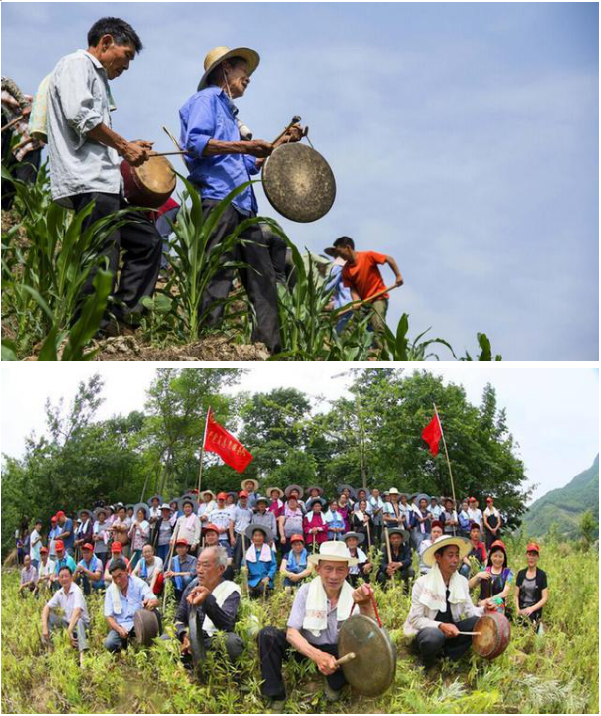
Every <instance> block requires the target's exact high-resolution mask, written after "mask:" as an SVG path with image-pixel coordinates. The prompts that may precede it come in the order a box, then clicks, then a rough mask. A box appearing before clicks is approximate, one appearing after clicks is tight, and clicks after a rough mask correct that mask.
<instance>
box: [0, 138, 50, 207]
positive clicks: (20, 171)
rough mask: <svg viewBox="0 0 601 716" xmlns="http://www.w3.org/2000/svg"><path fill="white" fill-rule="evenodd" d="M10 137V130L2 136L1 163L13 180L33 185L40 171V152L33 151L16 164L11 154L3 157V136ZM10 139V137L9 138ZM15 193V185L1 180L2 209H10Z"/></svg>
mask: <svg viewBox="0 0 601 716" xmlns="http://www.w3.org/2000/svg"><path fill="white" fill-rule="evenodd" d="M5 134H8V135H11V134H12V132H11V131H10V129H9V130H8V131H7V132H4V133H3V134H2V161H3V162H4V166H5V167H6V168H7V169H8V170H9V171H10V172H11V173H12V175H13V176H14V178H15V179H18V180H19V181H22V182H25V183H26V184H35V180H36V179H37V176H38V171H39V169H40V161H41V158H42V150H41V149H34V150H33V151H31V152H27V154H26V155H25V156H24V157H23V159H22V160H21V161H20V162H17V160H16V159H15V157H14V155H13V154H9V153H8V152H6V157H5V141H4V135H5ZM9 139H10V137H9ZM16 193H17V191H16V189H15V185H14V184H13V183H12V182H11V181H9V180H5V179H3V180H2V208H3V209H4V211H9V210H10V209H11V208H12V205H13V201H14V199H15V195H16Z"/></svg>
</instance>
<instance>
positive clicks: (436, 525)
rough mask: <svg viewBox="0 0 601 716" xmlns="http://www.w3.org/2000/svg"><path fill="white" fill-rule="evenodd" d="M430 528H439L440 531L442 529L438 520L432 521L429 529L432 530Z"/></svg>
mask: <svg viewBox="0 0 601 716" xmlns="http://www.w3.org/2000/svg"><path fill="white" fill-rule="evenodd" d="M432 527H440V529H441V530H442V529H444V528H443V526H442V522H441V521H440V520H433V521H432V524H431V525H430V529H432Z"/></svg>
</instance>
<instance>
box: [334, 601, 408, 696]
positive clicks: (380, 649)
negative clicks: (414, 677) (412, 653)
mask: <svg viewBox="0 0 601 716" xmlns="http://www.w3.org/2000/svg"><path fill="white" fill-rule="evenodd" d="M338 654H339V656H340V658H339V659H338V663H339V664H340V666H341V667H342V670H343V671H344V676H345V678H346V680H347V681H348V682H349V684H350V685H351V686H352V687H353V688H354V689H355V690H356V691H358V692H359V693H360V694H362V695H363V696H379V695H380V694H383V693H384V692H385V691H386V690H387V689H388V688H390V686H391V685H392V682H393V681H394V674H395V671H396V647H395V646H394V644H393V643H392V641H391V639H390V637H389V636H388V632H387V631H386V629H384V628H383V627H381V626H378V623H377V622H376V621H375V620H374V619H372V618H371V617H367V616H365V615H363V614H355V615H354V616H350V617H349V618H348V619H347V620H346V621H345V622H344V624H343V625H342V627H341V629H340V634H339V637H338Z"/></svg>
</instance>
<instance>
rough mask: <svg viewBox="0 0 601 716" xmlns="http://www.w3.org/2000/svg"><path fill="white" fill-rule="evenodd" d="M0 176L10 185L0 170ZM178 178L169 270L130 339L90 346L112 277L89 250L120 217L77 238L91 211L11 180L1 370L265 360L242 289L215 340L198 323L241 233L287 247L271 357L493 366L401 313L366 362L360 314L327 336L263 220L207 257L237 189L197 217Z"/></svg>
mask: <svg viewBox="0 0 601 716" xmlns="http://www.w3.org/2000/svg"><path fill="white" fill-rule="evenodd" d="M2 177H3V180H5V181H6V180H10V179H11V175H10V173H9V172H8V170H7V169H6V168H5V167H4V166H3V167H2ZM180 179H181V180H182V183H183V185H184V187H185V189H184V191H183V194H182V196H181V197H180V202H181V205H182V208H181V210H180V212H179V215H178V219H177V223H176V224H175V225H174V235H175V238H174V239H173V240H172V241H171V242H170V248H171V253H170V255H169V256H168V261H169V268H168V270H167V271H166V272H165V273H164V275H163V277H162V280H161V282H160V283H159V284H158V285H157V291H156V292H155V294H154V296H153V297H152V298H150V297H147V298H145V299H144V300H143V301H142V303H143V304H144V314H143V315H138V316H135V317H134V319H133V322H134V323H135V325H136V328H137V330H135V331H133V330H132V329H131V327H125V328H123V327H121V329H120V330H121V335H119V336H117V337H111V338H108V339H106V340H95V336H96V334H97V331H98V328H99V326H100V321H101V319H102V316H103V314H104V313H105V310H106V309H107V306H108V308H109V310H110V307H111V300H112V299H111V297H110V293H111V276H110V274H109V273H108V271H106V270H104V267H103V265H102V262H101V260H100V259H99V258H98V256H97V248H98V247H99V246H100V245H101V244H102V242H103V240H105V239H106V237H107V236H109V235H110V234H111V232H112V231H113V230H114V229H115V228H117V227H119V226H120V225H121V224H122V223H123V222H124V221H126V220H127V219H128V216H127V215H128V213H129V211H130V210H123V211H120V212H118V213H117V214H115V215H114V216H113V217H107V218H104V219H101V220H99V221H97V222H95V223H94V224H92V225H91V226H89V227H88V228H87V229H86V230H85V231H83V230H82V225H83V222H84V221H85V220H86V217H87V216H88V215H89V214H90V212H91V210H92V208H93V207H92V206H91V205H89V206H88V207H86V208H84V209H82V210H81V211H80V212H78V213H73V212H72V211H69V210H67V209H64V208H62V207H60V206H58V205H56V204H53V203H52V202H51V199H50V190H49V180H48V175H47V169H46V165H44V166H43V167H42V169H41V171H40V173H39V175H38V178H37V182H36V183H35V184H34V185H29V184H24V183H22V182H19V181H16V180H13V181H14V185H15V188H16V192H17V196H16V200H15V204H14V208H13V210H12V211H11V212H10V213H5V212H3V215H2V335H3V338H2V360H93V359H99V360H266V359H268V358H269V353H268V352H267V350H266V348H265V346H263V345H262V344H260V343H257V344H253V342H252V321H251V316H252V310H253V309H252V306H251V305H250V303H249V302H248V300H247V298H246V295H245V293H244V292H243V291H242V290H241V289H239V290H237V291H235V292H233V293H232V294H231V295H230V296H229V298H227V299H226V300H225V301H224V303H225V317H224V322H223V324H222V326H221V327H220V328H219V331H218V332H212V333H208V332H207V331H206V328H205V326H204V323H203V320H204V316H202V315H200V314H199V309H200V306H201V297H202V295H203V292H204V290H205V288H206V287H207V285H208V284H209V283H210V281H211V278H212V277H213V276H214V274H215V272H216V271H217V270H219V268H220V266H221V265H222V264H223V262H224V261H227V262H228V264H227V265H229V266H231V267H234V268H240V267H243V266H244V264H241V263H239V262H235V261H233V260H231V258H230V257H231V250H232V248H233V247H234V245H235V243H236V242H237V241H239V234H240V232H242V231H244V230H245V229H246V228H247V227H248V226H250V225H252V224H257V223H259V224H261V225H262V226H264V227H266V228H268V229H269V230H270V231H271V232H272V234H274V235H275V236H279V237H280V238H281V239H283V240H284V241H285V242H286V243H287V244H288V246H289V248H290V250H291V252H292V261H293V264H294V273H295V277H296V284H295V286H294V287H293V288H292V287H291V286H290V285H287V286H283V285H279V286H278V316H279V325H280V333H281V340H282V350H281V352H280V353H279V354H278V355H277V356H274V358H275V359H277V360H366V359H368V358H373V357H375V355H376V354H377V357H379V358H380V359H381V360H426V359H428V358H439V357H441V358H443V359H446V360H484V361H489V360H500V356H493V354H492V350H491V345H490V342H489V340H488V338H487V337H486V335H485V334H483V333H478V334H477V346H476V352H473V355H474V357H472V355H471V354H470V353H469V352H467V351H466V352H465V354H464V355H463V356H462V357H460V356H459V355H458V354H457V353H456V352H455V351H454V350H453V348H452V346H451V344H450V343H449V342H448V341H447V340H444V339H441V338H431V337H430V334H429V329H427V330H426V331H422V332H421V333H420V334H419V335H418V336H417V337H415V338H410V337H409V317H408V315H407V314H403V316H402V317H401V319H400V320H399V322H398V325H397V327H396V329H394V331H393V330H390V329H389V328H387V330H386V334H385V336H384V341H383V346H382V349H381V350H380V351H376V352H375V353H374V349H373V346H372V340H373V334H372V333H371V332H369V331H368V330H367V327H368V321H369V315H367V314H366V313H363V312H362V311H358V312H357V313H356V315H355V316H353V319H352V320H351V321H349V323H348V325H347V328H346V329H345V330H344V331H343V332H342V333H341V334H338V333H337V331H336V324H337V322H338V321H339V319H340V313H341V311H343V310H344V309H338V310H336V311H332V310H327V308H328V305H329V304H330V303H331V300H332V290H330V291H328V290H327V286H326V284H325V283H324V280H323V278H321V277H320V276H319V275H318V269H317V266H316V264H315V263H314V262H313V261H311V260H309V262H308V265H307V264H305V261H304V260H303V257H302V256H301V254H300V253H299V251H298V250H297V248H296V246H295V245H294V243H293V242H292V241H290V239H289V238H288V237H287V236H286V235H285V234H284V233H283V231H282V229H281V227H280V226H279V224H277V222H275V221H274V220H273V219H270V218H268V217H256V218H252V219H247V220H246V221H244V222H243V224H241V225H240V227H238V229H236V232H235V233H234V234H232V235H231V236H229V237H227V238H226V239H224V241H223V242H222V243H221V244H220V245H219V246H218V247H215V249H213V250H212V251H211V252H210V253H209V252H207V251H206V247H207V243H208V240H209V238H210V236H211V235H212V232H213V230H214V227H215V225H216V222H217V219H218V216H219V215H220V214H221V213H222V212H223V211H224V210H225V208H226V207H227V205H228V204H229V202H230V201H232V199H234V198H235V197H236V196H237V195H238V194H239V193H240V192H241V191H242V190H243V189H244V188H245V187H246V186H247V184H245V185H244V186H242V187H239V188H238V189H236V190H234V191H233V192H232V193H231V194H230V195H229V196H228V197H227V198H226V199H224V200H223V201H222V202H221V203H220V204H219V205H218V206H217V207H216V208H215V210H214V211H213V212H212V213H211V215H210V216H208V217H204V216H203V213H202V208H201V205H200V199H199V197H198V193H197V192H196V191H195V190H194V188H193V187H192V186H191V185H190V184H189V183H188V182H187V181H186V179H185V178H184V177H181V176H180ZM228 252H229V253H228ZM220 262H221V263H220ZM96 267H98V268H99V270H98V271H97V273H96V276H95V279H94V284H95V286H96V292H95V294H93V295H92V296H90V297H88V299H87V300H86V301H85V303H84V304H83V305H82V306H81V307H80V306H79V295H80V293H81V289H82V287H83V286H84V284H85V283H86V279H87V278H88V276H89V275H90V272H91V271H92V270H94V269H95V268H96ZM439 350H441V351H442V353H441V355H440V356H439V354H438V352H437V351H439Z"/></svg>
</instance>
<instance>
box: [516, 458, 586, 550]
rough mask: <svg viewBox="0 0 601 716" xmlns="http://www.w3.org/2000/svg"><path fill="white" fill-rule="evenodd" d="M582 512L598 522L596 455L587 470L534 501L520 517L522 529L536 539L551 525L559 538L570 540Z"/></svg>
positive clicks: (576, 528)
mask: <svg viewBox="0 0 601 716" xmlns="http://www.w3.org/2000/svg"><path fill="white" fill-rule="evenodd" d="M586 510H591V511H592V513H593V515H594V516H595V519H596V520H597V522H599V455H597V457H596V458H595V460H594V462H593V464H592V465H591V467H589V468H588V470H585V471H584V472H581V473H580V474H579V475H576V477H574V478H573V479H572V480H570V482H568V484H567V485H564V487H560V488H557V489H556V490H551V491H550V492H547V494H546V495H543V496H542V497H540V498H539V499H538V500H536V502H534V503H533V504H532V505H531V506H530V508H529V509H528V511H527V512H526V514H525V515H524V520H523V527H524V529H525V531H526V532H527V533H528V534H529V535H532V536H535V537H540V536H542V535H544V534H545V533H546V532H548V530H549V528H550V527H551V525H552V524H553V523H554V522H555V523H556V524H557V528H558V531H559V533H560V534H566V535H568V536H574V535H575V534H576V532H577V530H578V521H579V519H580V516H581V514H582V513H583V512H585V511H586Z"/></svg>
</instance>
